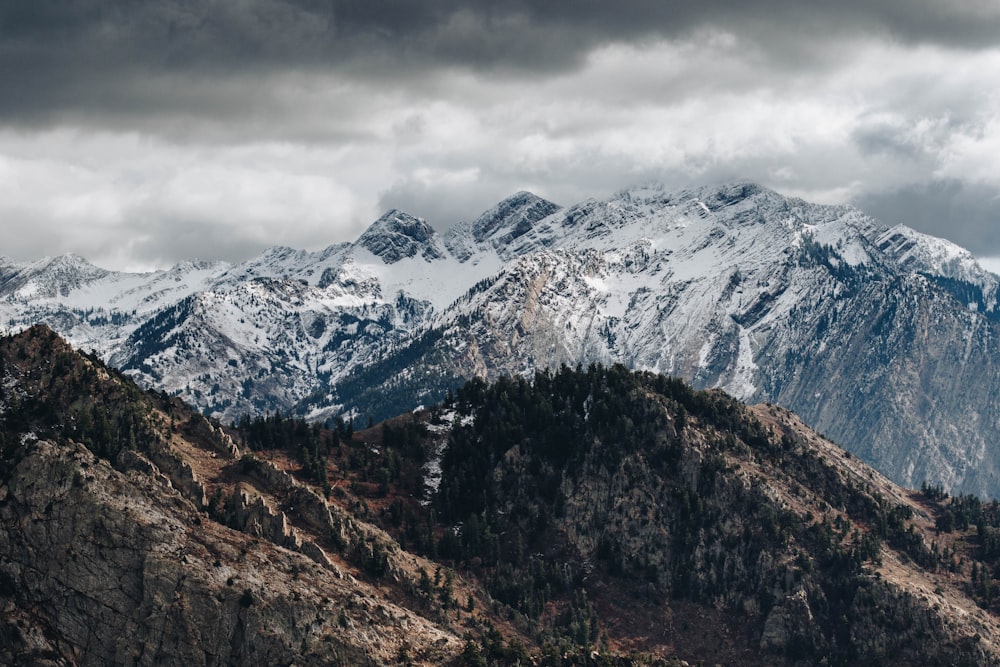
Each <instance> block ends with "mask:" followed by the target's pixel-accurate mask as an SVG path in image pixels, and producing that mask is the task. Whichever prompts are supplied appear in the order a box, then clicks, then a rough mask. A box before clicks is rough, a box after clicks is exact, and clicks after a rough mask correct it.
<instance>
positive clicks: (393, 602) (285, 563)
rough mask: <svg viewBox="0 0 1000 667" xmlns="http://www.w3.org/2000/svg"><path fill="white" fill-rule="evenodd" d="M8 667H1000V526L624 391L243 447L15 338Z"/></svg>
mask: <svg viewBox="0 0 1000 667" xmlns="http://www.w3.org/2000/svg"><path fill="white" fill-rule="evenodd" d="M0 524H2V525H3V526H4V530H2V531H0V555H2V557H0V608H2V609H3V614H2V615H0V637H2V638H3V641H2V642H0V663H3V664H18V665H20V664H85V665H89V664H109V663H123V664H158V665H221V664H226V665H257V664H296V665H328V664H350V665H376V664H414V665H454V666H456V667H458V666H465V665H483V664H490V665H511V666H513V665H516V664H521V665H525V664H536V665H540V666H543V667H570V666H574V665H580V666H583V665H594V664H607V665H615V666H618V667H638V665H651V666H656V667H681V666H682V665H686V664H740V665H748V666H758V665H759V666H763V665H776V666H783V665H787V666H789V667H790V666H792V665H802V664H830V665H853V664H893V665H916V664H921V665H923V664H939V665H954V664H963V665H995V664H998V662H1000V648H998V646H1000V616H998V614H997V610H998V609H1000V602H998V600H997V599H996V596H995V595H994V594H993V592H992V591H994V590H995V586H996V584H997V580H996V579H995V578H994V576H995V572H996V571H997V564H998V562H1000V547H998V545H1000V537H998V536H1000V505H998V504H997V503H996V502H993V503H984V502H981V501H979V500H977V499H976V498H974V497H971V496H963V497H956V498H948V497H947V496H946V495H945V494H943V492H942V491H941V490H940V489H939V488H925V489H924V490H923V491H922V492H911V491H906V490H904V489H901V488H899V487H897V486H896V485H895V484H893V483H891V482H890V481H889V480H887V479H886V478H884V477H883V476H881V475H880V474H878V473H876V472H875V471H873V470H872V469H870V468H868V467H867V466H866V465H864V464H863V463H862V462H860V461H859V460H858V459H857V458H856V457H853V456H851V455H850V454H848V453H846V452H845V451H843V450H841V449H839V448H838V447H836V446H835V445H833V444H832V443H830V442H828V441H826V440H824V439H823V438H821V437H820V436H818V435H817V434H815V433H814V432H812V431H810V430H809V429H808V428H806V427H805V426H804V425H803V424H802V423H801V422H800V421H799V420H798V419H797V418H796V417H795V416H794V415H793V414H791V413H789V412H787V411H785V410H783V409H781V408H777V407H776V406H766V405H760V406H755V407H753V408H747V407H745V406H743V405H742V404H740V403H738V402H737V401H735V400H734V399H732V398H731V397H729V396H726V395H725V394H724V393H722V392H720V391H717V390H715V391H708V392H698V391H694V390H692V389H691V388H690V387H688V386H687V385H686V384H685V383H683V382H682V381H680V380H677V379H674V378H667V377H664V376H657V375H653V374H649V373H633V372H631V371H628V370H627V369H625V368H624V367H623V366H614V367H610V368H607V367H602V366H597V365H594V366H591V367H589V368H588V369H586V370H579V371H576V370H571V369H569V368H563V369H561V370H559V371H556V372H548V371H546V372H539V373H536V374H534V375H533V377H532V378H531V379H530V381H529V380H525V379H522V378H514V379H508V378H505V379H501V380H500V381H498V382H496V383H494V384H487V383H485V382H482V381H478V380H477V381H473V382H470V383H468V384H466V385H463V386H462V387H460V388H459V389H458V390H457V391H456V392H455V394H454V396H453V398H452V399H451V400H450V401H449V402H447V403H446V404H444V405H440V406H433V407H432V408H430V409H428V410H423V411H419V412H418V413H408V414H405V415H401V416H399V417H397V418H394V419H392V420H389V421H387V422H385V423H383V424H380V425H377V426H375V427H374V428H369V429H365V430H355V429H353V428H351V427H350V426H349V425H348V424H344V423H339V424H337V427H336V428H335V429H324V428H321V427H319V426H318V425H310V424H308V423H306V422H304V421H302V420H296V419H291V418H288V417H281V416H277V415H269V416H266V417H265V416H257V417H253V418H247V419H244V420H242V421H241V423H240V424H239V426H238V427H237V428H225V427H223V426H221V425H219V424H218V423H215V422H213V421H211V420H207V419H205V418H204V417H202V416H200V415H199V414H197V413H195V412H193V411H192V410H190V409H189V408H187V407H186V406H185V405H183V403H182V402H181V401H179V400H178V399H176V398H172V399H171V398H167V397H165V396H163V395H162V394H159V393H157V392H143V391H141V390H140V389H139V388H138V387H136V386H135V385H134V383H132V381H131V380H129V379H128V378H127V377H125V376H123V375H122V374H120V373H118V372H116V371H115V370H113V369H111V368H108V367H106V366H105V365H104V364H103V363H102V362H100V360H99V359H97V358H96V357H94V356H89V355H82V354H80V353H78V352H75V351H74V350H72V349H71V348H70V347H69V346H68V345H67V344H66V343H65V342H64V341H62V340H61V339H59V338H58V337H57V336H56V335H55V334H54V333H53V332H52V331H51V330H49V329H48V328H46V327H43V326H37V327H32V328H30V329H28V330H27V331H25V332H23V333H20V334H17V335H15V336H9V337H0Z"/></svg>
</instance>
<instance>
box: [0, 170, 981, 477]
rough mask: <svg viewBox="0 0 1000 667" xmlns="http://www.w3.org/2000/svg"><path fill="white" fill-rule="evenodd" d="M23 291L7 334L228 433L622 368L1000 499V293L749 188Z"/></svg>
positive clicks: (5, 304)
mask: <svg viewBox="0 0 1000 667" xmlns="http://www.w3.org/2000/svg"><path fill="white" fill-rule="evenodd" d="M5 266H6V268H4V269H3V271H4V274H3V275H5V276H22V278H23V276H26V275H28V274H31V275H35V273H32V271H35V269H31V270H30V271H29V269H28V268H26V267H17V266H16V265H13V264H10V265H5ZM35 268H36V269H37V268H38V267H35ZM81 271H82V269H81ZM84 274H86V275H89V274H87V272H86V271H82V274H81V275H84ZM22 278H10V279H9V280H7V282H6V283H4V284H7V283H9V284H10V289H7V288H6V287H2V286H0V316H2V317H3V318H4V319H5V320H6V321H7V323H8V326H10V327H13V328H15V329H16V328H18V327H23V326H27V325H30V324H31V323H33V322H35V321H45V322H48V323H50V324H51V325H52V326H54V327H56V328H57V329H58V330H59V331H60V332H63V333H64V334H65V335H67V336H68V337H69V338H70V340H72V341H73V342H74V344H78V345H81V346H83V347H84V348H86V349H89V348H93V349H96V350H97V351H98V352H99V353H100V354H101V355H102V358H104V359H106V360H108V361H109V362H110V363H112V364H114V365H116V366H118V367H120V368H123V369H126V370H127V371H128V372H129V373H130V374H132V375H133V377H135V378H136V379H137V380H139V381H140V382H142V383H143V384H144V385H146V386H150V387H155V388H158V389H162V390H165V391H167V392H169V393H171V394H173V395H178V396H181V397H183V398H184V399H185V400H188V401H191V402H192V403H193V404H195V405H197V406H198V407H199V408H200V409H203V410H205V411H207V412H209V413H211V414H215V415H217V416H220V417H222V418H224V419H226V420H233V419H236V418H238V417H239V416H240V415H242V414H246V413H248V412H253V411H255V410H274V409H281V410H283V411H296V412H298V413H299V414H302V415H305V416H308V417H309V418H311V419H315V420H325V419H328V418H331V417H336V416H340V415H355V416H360V417H362V418H363V417H364V416H366V415H370V416H373V417H386V416H389V415H392V414H396V413H398V412H400V411H402V410H408V409H412V408H413V407H415V406H417V405H419V404H424V403H432V402H435V401H437V400H439V399H440V398H442V397H443V396H444V395H445V393H446V392H447V391H448V390H449V389H454V388H455V387H457V386H458V384H460V383H461V382H462V381H463V380H465V379H468V378H472V377H482V378H496V377H499V376H500V375H503V374H508V373H516V374H530V373H532V372H533V371H534V370H536V369H540V368H545V367H557V366H558V365H559V364H560V363H567V364H569V365H571V366H575V365H576V364H581V363H582V364H587V363H589V362H591V361H600V362H604V363H611V362H622V363H625V364H626V365H628V366H629V367H631V368H636V369H646V370H653V371H659V372H665V373H671V374H677V375H680V376H682V377H685V378H687V379H688V380H690V381H691V382H692V383H694V384H695V385H696V386H698V387H720V388H724V389H726V390H727V391H729V392H731V393H733V394H734V395H737V396H739V397H740V398H742V399H745V400H749V401H762V400H764V401H773V402H777V403H780V404H781V405H784V406H786V407H789V408H792V409H794V410H795V411H796V412H797V413H799V414H801V415H803V416H804V418H806V419H807V420H808V422H809V423H810V424H811V425H812V426H814V427H816V428H818V429H820V430H822V431H823V432H825V433H827V434H829V435H830V436H832V437H834V438H835V439H836V440H837V441H839V442H841V443H843V444H844V445H845V446H846V447H848V448H849V449H851V450H852V451H855V452H857V453H859V454H860V455H862V456H864V457H865V458H866V460H868V461H869V462H871V463H873V464H874V465H876V466H877V467H879V469H881V470H883V471H885V472H886V473H887V474H889V475H891V476H892V477H893V479H896V480H897V481H900V482H904V483H907V484H910V485H917V484H919V483H920V482H921V481H923V480H924V479H927V480H928V481H930V482H933V483H941V484H943V485H944V486H945V488H948V489H956V490H969V491H974V492H976V493H981V494H986V495H998V494H1000V477H998V472H1000V454H998V453H995V452H994V451H993V450H992V448H991V447H990V446H989V443H991V442H993V441H995V440H997V439H998V438H1000V419H998V417H1000V414H998V402H997V399H996V396H997V395H998V394H997V392H996V389H997V387H996V386H995V384H996V381H995V378H997V377H1000V368H997V363H998V361H997V359H1000V356H998V354H997V349H996V345H997V343H996V341H997V333H998V332H997V330H996V327H997V326H1000V310H998V298H997V295H998V294H1000V290H998V279H997V278H996V277H995V276H993V275H992V274H990V273H988V272H986V271H984V270H982V269H981V268H980V267H979V266H978V265H977V264H976V263H975V261H974V259H973V258H972V257H971V256H970V255H968V253H966V252H965V251H963V250H961V249H960V248H957V247H956V246H954V245H953V244H950V243H948V242H945V241H942V240H940V239H934V238H932V237H928V236H926V235H922V234H918V233H917V232H914V231H912V230H908V229H906V228H905V227H895V228H893V229H885V228H884V227H883V226H881V225H880V224H879V223H878V222H877V221H875V220H873V219H871V218H869V217H867V216H865V215H864V214H863V213H861V212H860V211H857V210H856V209H852V208H850V207H841V206H819V205H814V204H809V203H807V202H804V201H801V200H797V199H791V198H787V197H783V196H781V195H779V194H778V193H775V192H772V191H770V190H767V189H764V188H761V187H759V186H756V185H754V184H750V183H734V184H729V185H725V186H721V187H706V188H700V189H694V190H686V191H681V192H669V191H667V190H665V189H663V188H660V187H655V186H653V187H645V188H636V189H633V190H628V191H624V192H621V193H618V194H616V195H614V196H613V197H610V198H608V199H606V200H603V201H586V202H582V203H579V204H576V205H573V206H570V207H568V208H559V207H558V206H556V205H555V204H552V203H550V202H547V201H545V200H543V199H540V198H538V197H536V196H534V195H531V194H530V193H518V194H516V195H514V196H512V197H510V198H508V199H507V200H504V201H503V202H500V203H499V204H498V205H497V206H496V207H494V208H492V209H491V210H489V211H487V212H485V213H483V214H482V215H481V216H480V217H479V218H477V219H476V220H474V221H472V222H471V223H462V224H459V225H456V226H455V227H453V228H452V229H450V230H449V231H448V232H447V233H445V234H438V233H437V232H435V231H434V229H433V228H432V227H431V226H430V225H429V224H428V223H427V222H426V221H422V220H420V219H418V218H415V217H413V216H409V215H407V214H405V213H403V212H400V211H392V212H390V213H388V214H386V215H385V216H383V217H382V218H381V219H380V220H378V221H376V222H375V223H374V224H373V225H372V226H371V228H369V230H367V231H366V232H365V233H364V234H363V235H362V237H361V238H360V239H359V240H358V242H357V243H354V244H339V245H334V246H330V247H329V248H327V249H325V250H322V251H319V252H315V253H310V252H304V251H296V250H292V249H288V248H273V249H271V250H268V251H267V252H265V253H263V254H262V255H261V256H260V257H258V258H255V259H253V260H250V261H248V262H246V263H243V264H240V265H237V266H222V265H212V266H198V267H195V266H191V267H175V269H173V270H171V272H168V273H157V274H149V275H143V276H134V275H120V274H108V275H106V276H103V277H92V278H93V280H92V281H91V282H87V280H91V278H87V279H86V280H83V279H82V278H81V279H80V281H78V283H79V286H78V287H72V288H70V287H67V290H68V292H67V295H66V296H62V292H61V290H62V288H61V287H60V288H58V289H56V288H54V287H53V288H52V289H49V288H46V289H44V290H41V291H39V292H38V294H43V293H44V294H56V295H57V296H51V297H50V296H46V297H44V298H43V297H42V296H31V294H35V292H31V294H29V293H27V292H24V291H18V290H19V289H20V288H18V289H14V287H15V286H16V285H21V284H26V283H24V280H23V279H22ZM60 280H61V279H59V278H58V276H57V275H56V273H53V275H52V277H51V280H50V283H51V285H53V286H54V285H71V284H77V283H65V282H60Z"/></svg>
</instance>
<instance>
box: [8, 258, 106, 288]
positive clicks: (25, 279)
mask: <svg viewBox="0 0 1000 667" xmlns="http://www.w3.org/2000/svg"><path fill="white" fill-rule="evenodd" d="M109 275H111V272H110V271H107V270H106V269H102V268H99V267H97V266H94V265H93V264H91V263H90V262H88V261H87V260H86V259H84V258H83V257H80V256H79V255H74V254H72V253H67V254H65V255H59V256H57V257H46V258H44V259H41V260H39V261H37V262H33V263H31V264H28V265H23V266H20V267H17V266H16V265H10V266H8V267H5V268H4V271H3V274H2V275H0V280H3V283H2V284H0V291H2V293H4V294H8V295H14V296H16V297H18V298H43V299H54V298H57V297H66V296H69V294H70V292H72V291H74V290H76V289H79V288H80V287H83V286H84V285H87V284H89V283H92V282H94V281H96V280H100V279H101V278H104V277H106V276H109Z"/></svg>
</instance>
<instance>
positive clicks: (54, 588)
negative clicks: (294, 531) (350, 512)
mask: <svg viewBox="0 0 1000 667" xmlns="http://www.w3.org/2000/svg"><path fill="white" fill-rule="evenodd" d="M0 524H2V527H3V528H2V530H0V554H2V556H0V584H2V590H0V605H2V607H0V608H3V609H4V610H5V611H4V618H6V619H11V620H8V621H6V622H5V623H4V624H3V625H2V627H0V636H3V638H4V640H5V641H3V642H0V662H3V663H5V664H85V665H106V664H120V665H152V664H157V665H160V664H164V665H168V664H175V665H219V664H291V663H292V662H294V663H295V664H297V665H310V664H313V665H320V664H331V663H337V664H379V663H384V662H386V661H388V660H390V659H392V658H393V657H394V656H395V653H396V651H398V649H399V647H400V646H403V645H404V644H406V645H408V646H418V645H420V644H421V643H422V642H424V641H426V648H427V649H428V651H427V652H426V653H425V655H426V656H427V657H428V658H431V661H432V662H433V661H434V660H433V656H434V655H437V656H438V659H443V658H444V655H446V653H447V652H450V651H449V648H450V649H451V650H454V647H455V646H457V643H456V642H457V640H456V638H455V637H454V636H452V635H450V634H449V633H447V632H444V631H442V630H440V629H438V628H435V627H433V626H432V625H431V624H430V623H429V622H427V621H426V620H425V619H422V618H420V617H418V616H415V615H414V614H412V613H411V612H409V611H407V610H405V609H402V608H399V607H396V606H395V605H392V604H391V603H388V602H384V601H383V602H378V601H376V600H373V599H372V598H369V597H366V596H365V595H364V592H363V591H361V590H358V589H357V587H356V586H355V587H354V588H351V587H349V586H348V584H347V583H345V582H344V581H343V580H342V579H340V578H338V577H336V576H333V575H332V573H331V572H330V571H329V570H328V569H326V568H323V567H320V566H319V565H318V564H317V563H315V562H314V561H313V560H312V559H310V558H309V557H307V556H306V555H303V554H298V553H295V552H292V551H288V550H286V549H283V548H280V547H277V546H274V545H271V544H268V543H262V542H259V541H257V540H254V539H253V538H252V537H250V536H247V535H244V534H241V533H238V532H236V531H233V530H230V529H227V528H224V527H222V526H220V525H218V524H215V523H213V522H211V521H208V520H204V519H203V518H202V515H200V514H199V513H198V512H197V511H196V509H195V507H194V506H193V505H192V504H191V503H190V502H189V501H187V500H185V499H184V498H182V497H181V496H180V495H179V494H178V493H177V492H176V491H175V490H174V489H172V488H170V487H169V486H166V485H165V484H164V483H163V482H162V480H161V479H158V478H156V477H153V476H150V475H148V474H143V473H140V472H138V471H136V470H130V471H129V472H127V473H122V472H119V471H117V470H115V469H114V468H112V467H111V465H110V464H109V463H107V462H106V461H102V460H99V459H97V458H96V457H94V456H93V454H91V453H90V452H89V451H88V450H87V449H85V448H84V447H83V446H81V445H72V444H71V445H57V444H54V443H52V442H48V441H39V442H36V443H34V444H31V445H29V446H27V448H26V449H25V451H24V455H23V456H22V458H21V460H20V462H19V463H17V465H16V466H15V467H14V469H13V470H12V471H11V474H10V475H9V477H8V479H7V480H6V482H5V483H4V484H3V486H0ZM345 609H348V610H349V611H348V616H349V618H350V619H351V620H350V622H349V623H347V622H345V621H344V619H345V618H346V616H345V615H344V610H345ZM345 626H348V627H345ZM441 648H443V649H445V651H446V653H440V650H439V649H441Z"/></svg>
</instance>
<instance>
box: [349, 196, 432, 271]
mask: <svg viewBox="0 0 1000 667" xmlns="http://www.w3.org/2000/svg"><path fill="white" fill-rule="evenodd" d="M357 245H359V246H361V247H363V248H366V249H368V250H369V251H370V252H371V253H372V254H373V255H376V256H378V257H380V258H381V259H382V261H383V262H385V263H386V264H395V263H396V262H398V261H400V260H401V259H405V258H408V257H415V256H416V255H418V254H419V255H420V256H422V257H423V258H424V259H426V260H435V259H443V258H444V252H443V247H442V246H441V244H440V242H439V241H438V237H437V233H436V232H435V231H434V229H433V228H432V227H431V226H430V225H428V224H427V221H425V220H424V219H423V218H415V217H413V216H412V215H409V214H408V213H404V212H402V211H399V210H397V209H392V210H391V211H389V212H388V213H386V214H385V215H383V216H382V217H381V218H379V219H378V220H376V221H375V222H374V223H372V225H371V227H369V228H368V229H367V230H366V231H365V233H364V234H362V235H361V238H359V239H358V242H357Z"/></svg>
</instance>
